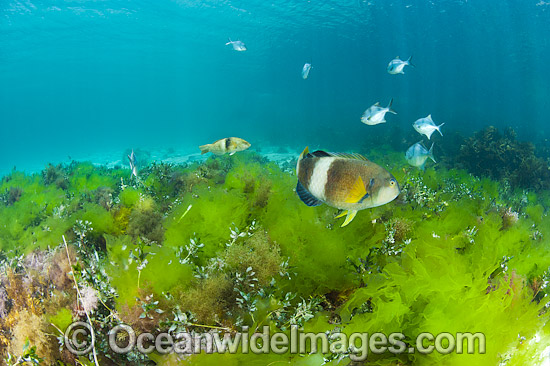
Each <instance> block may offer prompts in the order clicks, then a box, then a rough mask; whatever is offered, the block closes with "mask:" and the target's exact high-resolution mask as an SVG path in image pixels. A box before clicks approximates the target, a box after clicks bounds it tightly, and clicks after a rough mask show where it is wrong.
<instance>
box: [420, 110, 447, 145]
mask: <svg viewBox="0 0 550 366" xmlns="http://www.w3.org/2000/svg"><path fill="white" fill-rule="evenodd" d="M444 124H445V123H442V124H440V125H439V126H436V124H435V123H434V121H433V120H432V115H431V114H429V115H428V117H426V118H419V119H417V120H416V121H414V123H413V127H414V129H415V130H416V132H418V133H419V134H421V135H426V137H427V138H428V139H430V138H431V136H432V133H434V131H436V130H437V132H439V134H440V135H441V136H443V134H442V133H441V130H440V128H441V126H443V125H444Z"/></svg>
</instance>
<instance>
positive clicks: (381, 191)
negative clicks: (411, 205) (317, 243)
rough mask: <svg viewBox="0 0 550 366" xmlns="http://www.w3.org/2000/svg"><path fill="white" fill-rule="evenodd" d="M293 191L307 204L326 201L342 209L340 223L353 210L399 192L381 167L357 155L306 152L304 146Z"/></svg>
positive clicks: (381, 202) (389, 198) (350, 216)
mask: <svg viewBox="0 0 550 366" xmlns="http://www.w3.org/2000/svg"><path fill="white" fill-rule="evenodd" d="M296 174H297V176H298V184H297V186H296V193H298V196H299V197H300V199H301V200H302V201H303V202H304V203H305V204H306V205H308V206H318V205H321V204H322V203H326V204H327V205H329V206H331V207H335V208H338V209H340V210H345V212H344V213H343V214H342V215H339V216H338V217H342V216H343V215H346V214H347V217H346V220H345V221H344V223H343V224H342V226H346V225H347V224H349V223H350V222H351V220H353V218H354V217H355V215H356V214H357V211H359V210H363V209H366V208H371V207H377V206H381V205H384V204H386V203H388V202H391V201H393V200H394V199H395V198H396V197H397V196H398V195H399V192H400V191H399V184H397V180H396V179H395V178H394V177H393V176H392V175H391V174H390V173H389V172H388V171H387V170H386V169H384V168H382V167H381V166H379V165H376V164H375V163H373V162H371V161H369V160H368V159H367V158H365V157H363V156H361V155H359V154H344V153H328V152H325V151H321V150H318V151H315V152H313V153H309V150H308V148H307V147H306V148H305V149H304V151H303V152H302V154H300V157H299V159H298V164H297V166H296Z"/></svg>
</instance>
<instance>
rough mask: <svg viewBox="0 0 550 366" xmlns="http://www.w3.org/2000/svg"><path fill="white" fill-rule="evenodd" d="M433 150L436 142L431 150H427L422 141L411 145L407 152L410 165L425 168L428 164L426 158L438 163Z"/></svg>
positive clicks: (406, 156) (406, 155)
mask: <svg viewBox="0 0 550 366" xmlns="http://www.w3.org/2000/svg"><path fill="white" fill-rule="evenodd" d="M433 150H434V144H432V147H430V150H427V149H426V148H425V147H424V145H422V142H417V143H416V144H414V145H412V146H411V147H409V149H408V150H407V152H406V153H405V158H406V159H407V162H408V163H409V164H410V165H412V166H415V167H417V168H420V169H422V170H424V166H425V165H426V160H428V158H430V159H432V160H433V162H434V163H437V161H435V158H434V151H433Z"/></svg>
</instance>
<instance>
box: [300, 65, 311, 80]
mask: <svg viewBox="0 0 550 366" xmlns="http://www.w3.org/2000/svg"><path fill="white" fill-rule="evenodd" d="M310 70H311V64H310V63H306V64H305V65H304V67H303V68H302V79H304V80H305V79H307V77H308V76H309V71H310Z"/></svg>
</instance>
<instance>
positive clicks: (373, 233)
mask: <svg viewBox="0 0 550 366" xmlns="http://www.w3.org/2000/svg"><path fill="white" fill-rule="evenodd" d="M370 157H371V159H375V161H377V160H376V159H379V162H380V163H381V164H384V165H385V166H387V167H388V169H389V170H390V171H391V172H392V174H394V176H395V177H396V178H397V179H398V181H399V183H400V186H401V189H402V193H401V195H400V196H399V197H398V198H397V199H396V200H395V201H394V202H392V203H390V204H387V205H384V206H381V207H378V208H374V209H370V210H364V211H361V212H359V213H358V215H357V217H356V218H355V220H354V221H353V222H352V223H351V224H350V225H349V226H347V227H345V228H341V227H339V225H338V220H336V219H335V216H336V215H337V214H338V211H337V210H335V209H333V208H330V207H328V206H326V205H323V206H319V207H313V208H312V207H307V206H306V205H304V204H303V203H302V202H301V201H300V200H299V199H298V198H297V196H296V193H295V192H294V187H295V185H296V177H295V175H294V173H293V172H290V170H289V169H286V170H285V169H283V168H281V167H279V166H278V165H277V164H275V163H273V162H269V161H267V160H265V159H264V158H262V157H261V156H259V155H257V154H254V153H252V152H248V151H247V152H244V153H240V154H236V155H234V156H222V157H211V158H209V159H208V160H206V162H204V163H201V164H198V163H195V164H191V165H188V166H178V165H171V164H164V163H162V164H151V165H149V166H147V167H142V169H141V170H140V178H139V179H135V178H131V177H130V174H129V172H128V171H126V170H121V169H118V168H116V169H107V168H104V167H95V166H93V165H91V164H89V163H72V164H71V165H68V166H61V165H59V166H53V165H49V166H48V167H47V168H46V170H45V171H44V172H43V173H42V174H35V175H24V174H22V173H19V172H13V173H12V174H11V175H9V176H7V177H4V179H3V180H2V182H1V185H0V194H2V196H1V198H2V199H1V202H0V248H1V250H2V252H1V259H2V268H3V269H4V270H5V271H4V272H6V273H14V276H15V277H13V276H12V277H5V278H3V279H2V281H1V283H2V291H5V292H6V293H7V294H11V293H15V292H14V291H16V290H15V289H16V288H17V286H23V285H22V284H23V283H27V284H31V285H27V286H30V287H28V289H26V290H20V291H19V293H20V294H21V296H23V295H24V296H23V297H21V300H18V301H16V302H11V303H9V304H8V303H7V302H6V300H2V299H3V298H2V296H0V314H1V315H2V316H0V328H1V329H0V330H2V332H0V353H2V357H4V358H5V357H8V354H7V352H12V351H11V349H12V348H10V345H11V344H22V343H24V340H21V339H19V338H17V334H15V333H13V332H12V329H20V330H21V329H23V328H24V327H23V323H22V322H23V320H21V319H26V318H21V315H20V314H33V315H32V317H30V318H29V319H31V318H32V319H43V318H44V319H48V322H49V323H50V324H53V326H55V327H54V328H53V329H51V334H53V335H55V336H59V334H58V333H57V332H58V329H59V330H61V331H63V330H64V329H65V328H66V327H67V326H68V324H69V323H70V321H72V320H83V321H86V318H85V316H84V315H83V312H82V310H81V308H82V306H83V305H82V304H81V301H82V300H79V299H77V297H76V294H75V290H74V283H72V281H73V279H72V276H73V273H76V277H75V279H76V280H77V282H78V283H79V287H80V290H81V291H83V292H85V293H87V294H89V295H88V296H89V297H90V298H88V299H87V301H88V302H89V304H91V305H90V306H91V307H90V309H91V310H90V313H91V318H92V320H91V321H92V324H93V325H94V328H97V329H98V335H97V337H98V343H97V345H98V346H97V347H98V352H99V354H100V358H101V359H102V360H103V361H105V362H111V361H107V360H112V361H114V362H119V363H123V364H144V363H145V362H153V361H154V362H155V363H157V364H159V365H176V364H177V365H180V364H199V365H210V364H212V365H214V364H216V365H218V364H224V365H255V364H258V365H266V364H277V363H288V364H293V365H320V364H329V365H336V364H339V365H346V364H365V365H442V364H444V365H499V364H500V365H508V364H509V365H532V364H533V359H537V360H538V358H539V357H540V355H541V353H542V352H543V351H544V349H545V347H544V344H548V341H549V339H550V334H549V330H548V327H549V326H548V314H549V313H548V296H547V295H548V293H549V292H550V291H549V288H548V281H550V273H549V270H550V250H549V248H550V246H549V240H550V218H549V216H548V214H547V213H548V207H549V206H550V195H549V194H548V192H546V191H538V192H534V191H530V190H523V189H517V188H512V187H510V186H507V185H503V184H500V183H497V182H495V181H492V180H490V179H487V178H482V179H480V178H476V177H473V176H471V175H470V174H468V173H467V172H466V171H463V170H446V169H445V168H442V167H437V168H433V167H432V168H429V169H426V171H425V172H420V171H418V170H416V169H411V168H410V167H408V166H405V165H404V164H405V162H402V163H399V164H395V161H401V160H400V157H398V155H396V154H395V153H394V152H389V153H388V154H382V153H381V152H377V153H376V154H374V153H373V154H372V155H371V156H370ZM392 162H393V163H392ZM62 236H65V237H66V239H67V241H68V243H69V246H68V250H65V247H64V246H63V245H61V244H62ZM60 245H61V246H60ZM66 254H68V257H67V255H66ZM64 256H65V257H64ZM29 258H34V259H33V260H32V261H31V259H29ZM37 258H40V259H39V260H38V259H37ZM67 258H70V260H71V262H72V265H73V267H72V268H71V267H70V266H69V264H68V260H67ZM10 271H11V272H10ZM39 277H40V278H42V279H41V280H38V278H39ZM10 278H14V279H10ZM17 278H19V279H26V280H25V281H26V282H23V281H22V280H15V279H17ZM39 289H40V290H39ZM45 289H49V290H45ZM90 294H91V295H90ZM0 295H1V293H0ZM25 296H26V297H25ZM79 304H80V305H79ZM92 305H93V306H92ZM29 316H30V315H29ZM37 321H38V320H37ZM119 323H126V324H129V325H131V326H132V327H134V329H136V330H138V331H140V332H143V331H149V332H154V333H158V332H163V331H164V332H165V331H169V332H171V333H175V332H176V331H197V332H204V331H212V330H218V331H222V330H231V331H233V332H234V331H237V330H239V329H240V327H242V326H245V325H246V326H249V327H250V328H251V329H252V330H254V329H260V327H261V326H263V325H267V326H269V328H270V330H271V331H272V332H276V331H281V332H285V333H286V334H288V333H289V331H290V328H291V326H292V325H295V326H298V327H299V328H300V329H301V330H303V331H314V332H329V333H335V332H342V333H344V334H346V335H351V334H352V333H354V332H362V333H365V332H367V333H369V334H373V333H377V332H383V333H386V334H390V333H392V332H401V333H403V334H404V337H405V338H404V342H405V343H406V346H407V350H408V347H415V346H416V344H415V340H416V337H417V336H418V335H419V334H420V333H422V332H430V333H432V334H434V335H437V334H438V333H441V332H448V333H451V334H455V333H457V332H471V333H476V332H481V333H483V334H484V335H485V337H486V345H487V348H486V353H485V354H480V353H474V354H467V353H463V354H459V353H457V352H451V353H450V354H445V355H444V354H440V353H437V352H434V353H430V354H421V353H420V352H413V353H409V352H405V353H401V354H392V353H389V352H385V353H382V354H374V353H369V355H368V356H367V360H366V361H363V362H359V363H353V361H352V360H351V359H350V355H349V352H347V350H345V351H346V352H342V353H339V354H330V353H328V354H321V353H319V352H314V353H312V354H309V353H305V354H302V355H296V354H290V353H289V352H288V351H287V352H284V353H283V354H274V353H270V354H268V355H255V354H253V353H242V352H237V353H236V354H205V353H204V352H203V353H201V354H198V355H187V356H179V355H160V354H157V353H153V354H150V355H142V354H139V353H137V352H135V351H133V352H130V353H129V354H124V355H120V354H115V353H113V352H112V351H111V350H109V349H108V347H107V346H106V345H107V339H106V337H107V335H106V334H105V333H102V332H101V331H99V329H108V328H109V327H112V326H114V325H116V324H119ZM14 325H17V328H13V327H14ZM56 328H58V329H56ZM23 333H24V332H22V331H21V334H23ZM18 334H19V333H18ZM40 339H41V340H40V342H41V343H40V344H36V345H32V346H37V348H36V349H37V350H50V351H48V353H47V354H44V355H38V356H40V357H45V361H44V362H45V364H54V363H55V362H56V361H57V362H59V363H65V364H74V359H72V358H71V357H69V356H68V355H67V354H64V353H59V352H58V351H56V350H57V340H56V338H55V337H50V338H47V337H44V338H43V339H42V338H40ZM544 342H546V343H544ZM44 352H46V351H44ZM81 362H84V363H86V362H85V361H81Z"/></svg>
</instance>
